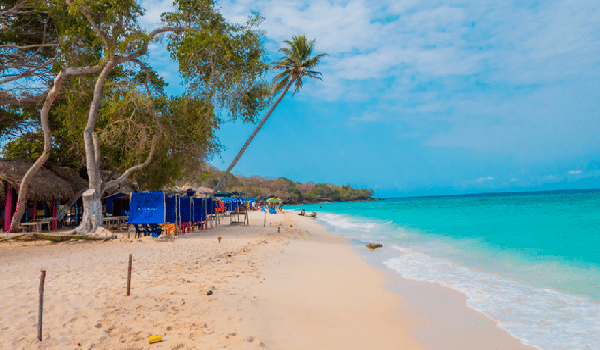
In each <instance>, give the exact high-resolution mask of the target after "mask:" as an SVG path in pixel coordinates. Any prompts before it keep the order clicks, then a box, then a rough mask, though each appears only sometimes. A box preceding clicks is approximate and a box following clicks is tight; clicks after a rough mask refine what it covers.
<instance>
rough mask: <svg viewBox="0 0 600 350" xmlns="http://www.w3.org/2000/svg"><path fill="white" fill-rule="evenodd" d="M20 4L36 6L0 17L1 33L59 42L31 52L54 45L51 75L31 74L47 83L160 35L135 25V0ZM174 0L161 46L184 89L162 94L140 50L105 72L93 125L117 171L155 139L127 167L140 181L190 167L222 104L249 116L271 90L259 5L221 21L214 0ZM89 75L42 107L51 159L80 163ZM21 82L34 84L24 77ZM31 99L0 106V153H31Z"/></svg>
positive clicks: (34, 145)
mask: <svg viewBox="0 0 600 350" xmlns="http://www.w3.org/2000/svg"><path fill="white" fill-rule="evenodd" d="M16 3H17V0H8V1H4V2H3V4H1V5H0V6H2V7H1V9H2V10H4V9H9V8H11V7H12V6H14V4H16ZM28 4H29V5H28V6H29V7H27V9H28V11H29V10H32V9H35V11H33V12H31V15H23V16H22V18H21V17H18V16H17V17H14V18H12V19H11V20H12V22H11V23H12V27H11V24H8V25H7V23H6V22H2V25H7V26H5V27H2V28H0V42H1V43H3V44H18V45H25V44H28V43H38V44H39V43H42V42H44V40H46V42H48V41H52V40H54V41H56V42H57V43H58V45H57V46H52V47H49V48H48V49H46V48H44V49H42V50H39V52H38V53H37V54H38V56H40V57H39V59H42V58H45V59H47V58H48V57H53V55H58V60H57V61H56V62H55V63H54V64H53V65H52V66H51V71H50V72H49V74H48V79H49V80H47V81H46V82H45V83H43V84H38V86H39V87H42V88H43V89H45V90H47V89H48V87H49V86H50V84H51V78H53V77H54V76H55V75H56V74H57V73H58V72H59V71H61V70H62V69H65V68H67V67H86V66H87V67H89V66H95V65H102V64H104V63H105V62H107V61H108V60H110V59H113V58H114V57H116V56H118V57H125V56H127V55H130V54H134V53H137V52H143V51H145V48H147V47H148V45H149V44H150V43H151V41H152V40H154V41H155V42H159V41H160V35H159V36H157V37H156V38H154V39H152V37H151V35H150V33H148V32H147V31H145V30H144V29H143V28H142V27H141V26H140V25H139V18H140V16H141V15H142V14H143V13H144V9H142V7H141V6H140V3H139V1H136V0H72V2H71V4H70V5H69V4H68V3H67V2H66V1H65V0H48V1H45V0H37V1H36V0H32V1H30V2H29V3H28ZM174 5H175V10H174V11H173V12H170V13H165V14H163V15H162V19H163V24H164V25H165V26H168V27H169V29H168V31H164V33H170V34H165V36H166V38H165V39H166V44H167V48H168V50H169V51H170V53H171V55H172V57H173V58H175V59H177V60H178V62H179V68H180V72H181V75H182V76H183V78H184V80H185V82H186V83H187V87H188V89H187V91H186V93H184V94H183V95H182V96H166V95H165V93H164V88H165V86H166V83H165V82H164V80H163V79H162V78H161V77H160V76H159V75H158V73H157V72H156V71H154V70H152V69H151V68H150V67H148V64H147V61H148V56H147V54H143V55H142V56H140V57H138V58H137V59H136V60H135V61H132V62H130V63H125V64H120V65H117V66H116V67H115V68H113V70H112V71H111V72H110V74H109V76H108V79H107V83H106V86H105V88H104V91H103V95H102V96H103V97H102V99H101V101H100V109H99V113H98V120H97V122H96V125H95V126H96V128H95V130H96V132H97V133H98V135H99V136H100V149H101V154H102V156H103V157H104V160H103V162H102V164H103V166H104V167H105V168H109V169H111V170H116V171H118V172H124V171H125V170H126V169H128V168H130V167H132V166H134V165H137V164H140V163H143V162H144V161H145V160H146V158H147V157H148V154H149V152H150V147H151V144H152V143H153V142H156V146H155V152H154V155H153V158H152V161H151V162H150V165H149V166H148V167H146V168H145V169H144V170H142V171H140V172H134V173H133V174H132V175H130V179H133V180H136V181H138V182H139V184H140V185H141V186H142V188H147V189H159V188H162V187H163V186H165V185H167V184H170V183H173V182H174V181H177V180H180V179H184V178H186V177H189V176H190V174H193V173H197V170H198V168H199V167H200V166H201V165H202V160H204V159H206V158H207V157H210V156H211V155H213V154H214V153H216V152H218V151H219V150H220V149H221V146H220V144H219V142H218V139H217V138H216V137H215V134H214V133H215V130H216V129H218V128H219V125H220V123H221V122H222V120H221V118H220V117H219V112H220V111H221V110H226V111H227V114H228V116H229V117H230V118H231V119H242V120H244V121H254V120H255V119H256V116H257V115H258V113H259V112H260V111H261V110H262V109H264V108H265V107H266V105H267V102H268V100H269V97H270V94H269V91H270V85H269V84H267V83H266V82H265V81H264V74H265V73H266V72H267V70H268V67H269V66H268V65H267V64H266V63H265V51H264V48H263V45H262V40H263V39H262V38H263V37H262V33H261V32H260V31H258V30H257V26H258V24H259V23H260V21H261V18H260V16H259V15H257V14H254V15H252V16H251V17H250V18H249V20H248V22H247V23H246V24H244V25H237V24H230V23H227V22H226V21H225V19H224V18H223V16H222V15H221V14H219V12H218V8H217V6H216V5H215V2H214V1H212V0H180V1H175V3H174ZM94 27H96V29H98V30H99V31H101V32H102V33H104V34H103V35H99V34H98V32H97V31H96V30H94ZM6 28H9V29H10V30H5V29H6ZM22 28H27V31H26V33H27V35H25V34H19V30H21V29H22ZM44 30H50V34H48V33H45V32H44ZM169 31H170V32H169ZM13 51H14V50H13ZM3 53H4V51H3ZM18 54H19V52H16V53H15V54H14V55H13V56H14V57H16V58H18V57H19V55H18ZM6 57H8V56H6V55H5V56H2V57H0V63H5V62H7V61H6ZM16 58H15V59H16ZM2 60H4V61H2ZM1 68H2V67H0V69H1ZM97 78H98V74H92V75H81V76H77V77H75V78H71V79H70V80H68V81H67V82H66V83H65V84H64V87H63V92H62V94H61V96H60V98H59V99H57V100H56V101H55V102H54V105H53V107H52V108H51V110H50V115H49V119H50V129H51V130H52V133H53V146H54V148H53V150H52V154H51V156H50V161H51V162H53V163H55V164H56V165H61V166H68V167H72V168H79V167H82V166H85V149H84V143H83V137H82V134H83V130H84V128H85V126H86V123H87V121H88V115H89V111H90V104H91V102H92V99H93V92H94V86H95V84H96V79H97ZM25 83H26V84H25V85H27V84H30V85H29V86H28V88H31V87H32V86H33V85H31V83H32V80H25ZM2 88H4V86H3V87H2ZM1 92H2V91H0V95H1ZM0 97H1V96H0ZM39 107H40V106H39V105H35V106H31V107H27V108H24V107H22V106H14V105H2V106H0V140H3V141H4V143H5V146H4V148H3V154H4V156H15V157H17V156H18V157H28V158H32V159H34V158H37V157H38V156H39V153H40V150H41V148H40V140H41V138H40V133H39V131H40V130H39V122H37V121H36V120H38V119H39V112H40V111H39ZM231 181H232V184H233V183H234V182H235V177H233V179H232V180H231Z"/></svg>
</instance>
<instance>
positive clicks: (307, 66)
mask: <svg viewBox="0 0 600 350" xmlns="http://www.w3.org/2000/svg"><path fill="white" fill-rule="evenodd" d="M284 43H286V44H288V45H289V47H283V48H281V49H279V51H280V52H283V53H284V54H285V56H283V57H282V58H281V59H280V60H279V61H275V62H273V63H272V65H273V67H274V68H275V69H277V70H282V72H281V73H279V74H277V75H276V76H275V78H273V95H275V94H277V93H278V92H279V91H281V90H282V89H283V92H282V93H281V94H280V95H279V97H278V98H277V100H276V101H275V103H274V104H273V105H272V106H271V108H270V109H269V111H268V112H267V114H266V115H265V116H264V117H263V118H262V120H261V121H260V123H259V124H258V126H257V127H256V129H254V132H253V133H252V135H250V137H249V138H248V140H246V143H245V144H244V146H243V147H242V149H241V150H240V152H239V153H238V154H237V156H236V157H235V158H234V159H233V161H232V162H231V164H229V167H228V168H227V170H225V174H223V177H222V178H221V181H219V183H218V184H217V187H215V192H217V191H218V190H219V188H221V186H222V185H223V182H225V179H226V178H227V175H229V173H230V172H231V169H233V167H234V166H235V165H236V164H237V162H238V161H239V160H240V158H241V157H242V154H244V152H245V151H246V148H248V145H250V142H252V140H253V139H254V137H255V136H256V134H257V133H258V131H259V130H260V128H262V127H263V125H264V124H265V122H266V121H267V119H269V117H270V116H271V113H273V110H274V109H275V107H277V105H278V104H279V102H281V100H282V99H283V96H285V94H286V93H287V91H288V90H289V89H290V87H291V86H292V84H293V83H294V82H296V89H295V91H294V94H293V95H295V94H296V92H298V91H299V90H300V88H301V87H302V78H303V77H309V78H315V79H319V80H322V79H321V78H320V77H319V76H320V75H321V73H319V72H315V71H313V70H312V69H313V68H314V67H315V66H316V65H317V64H318V63H319V61H320V60H321V58H322V57H323V56H327V54H324V53H321V54H318V55H316V56H315V57H311V54H312V50H313V45H314V44H315V40H314V39H313V40H311V41H308V40H306V37H305V36H304V35H301V36H293V37H292V41H289V40H285V41H284ZM293 95H292V96H293Z"/></svg>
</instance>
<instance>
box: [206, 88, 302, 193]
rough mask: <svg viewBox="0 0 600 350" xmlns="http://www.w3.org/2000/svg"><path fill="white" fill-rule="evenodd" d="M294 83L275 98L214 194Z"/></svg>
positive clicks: (226, 171)
mask: <svg viewBox="0 0 600 350" xmlns="http://www.w3.org/2000/svg"><path fill="white" fill-rule="evenodd" d="M294 81H296V79H291V80H290V82H289V83H288V84H287V86H286V87H285V89H284V90H283V92H282V93H281V95H279V98H277V101H275V103H273V105H272V106H271V108H269V111H267V114H265V116H264V117H263V118H262V120H261V121H260V123H258V126H257V127H256V129H254V132H253V133H252V135H250V137H249V138H248V140H246V143H245V144H244V147H242V149H241V150H240V152H239V153H238V154H237V156H235V158H234V159H233V161H232V162H231V164H229V167H228V168H227V170H225V174H223V177H222V178H221V181H219V183H218V184H217V187H215V192H217V191H219V189H220V188H221V186H222V185H223V182H225V179H226V178H227V175H229V173H230V172H231V169H233V167H234V166H235V165H236V164H237V162H238V161H239V160H240V158H241V157H242V154H244V152H246V148H248V145H250V142H252V140H253V139H254V136H256V134H257V133H258V131H259V130H260V128H262V127H263V125H265V123H266V122H267V119H269V117H270V116H271V113H273V110H274V109H275V107H277V105H278V104H279V102H281V100H282V99H283V96H285V94H286V93H287V91H288V90H289V89H290V86H292V83H293V82H294Z"/></svg>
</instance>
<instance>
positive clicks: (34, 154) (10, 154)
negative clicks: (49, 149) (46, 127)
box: [2, 132, 44, 159]
mask: <svg viewBox="0 0 600 350" xmlns="http://www.w3.org/2000/svg"><path fill="white" fill-rule="evenodd" d="M43 150H44V137H43V136H42V135H41V133H39V132H36V133H29V132H28V133H25V134H23V135H21V137H19V138H18V139H16V140H14V141H11V142H8V143H6V144H5V145H4V146H3V147H2V153H3V154H4V157H6V158H23V159H37V158H38V157H39V156H40V155H41V154H42V151H43Z"/></svg>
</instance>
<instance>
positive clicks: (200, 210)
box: [194, 198, 206, 222]
mask: <svg viewBox="0 0 600 350" xmlns="http://www.w3.org/2000/svg"><path fill="white" fill-rule="evenodd" d="M205 207H206V199H203V198H194V222H198V221H206V214H205V213H204V209H205Z"/></svg>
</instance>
